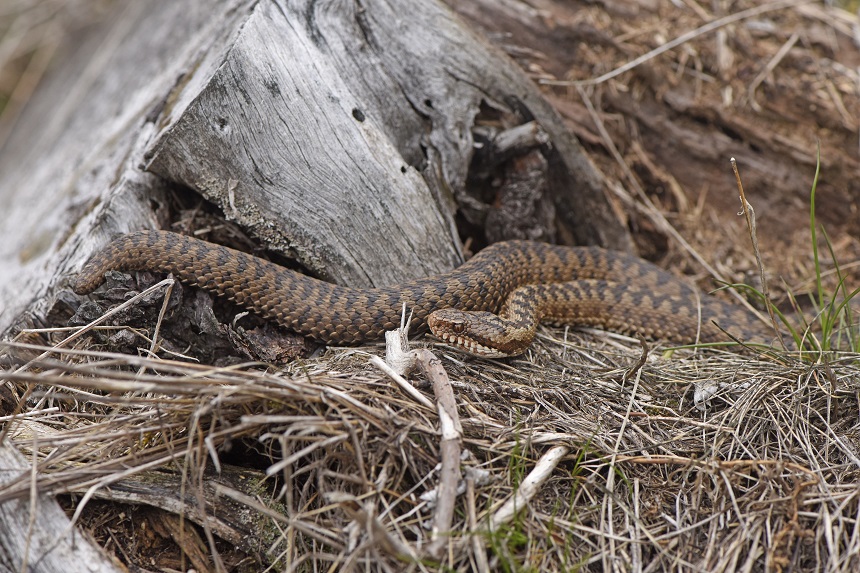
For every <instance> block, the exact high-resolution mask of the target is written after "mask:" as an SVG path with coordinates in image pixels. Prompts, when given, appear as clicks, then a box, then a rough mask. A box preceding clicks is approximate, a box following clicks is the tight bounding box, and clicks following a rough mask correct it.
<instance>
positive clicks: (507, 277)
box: [72, 231, 767, 356]
mask: <svg viewBox="0 0 860 573" xmlns="http://www.w3.org/2000/svg"><path fill="white" fill-rule="evenodd" d="M112 269H115V270H125V271H134V270H148V271H161V272H169V273H173V274H174V275H176V276H177V277H178V278H179V279H180V280H181V281H183V282H185V283H188V284H191V285H197V286H199V287H201V288H204V289H206V290H209V291H213V292H215V293H217V294H219V295H222V296H225V297H228V298H229V299H230V300H233V301H235V302H236V303H237V304H239V305H241V306H243V307H245V308H247V309H249V310H251V311H253V312H255V313H257V314H259V315H260V316H262V317H264V318H266V319H269V320H273V321H275V322H277V323H279V324H281V325H283V326H285V327H287V328H288V329H290V330H292V331H294V332H297V333H299V334H302V335H305V336H309V337H311V338H314V339H316V340H318V341H320V342H324V343H327V344H334V345H345V346H349V345H356V344H360V343H363V342H366V341H370V340H376V339H380V338H382V337H383V335H384V332H385V331H387V330H391V329H394V328H396V327H398V326H399V324H400V314H401V309H402V306H403V304H404V303H405V304H406V306H407V308H408V309H409V310H410V311H411V312H412V313H413V322H412V325H411V326H412V327H413V329H414V330H423V329H426V328H427V327H428V326H429V328H430V329H431V330H432V331H433V333H434V334H435V335H436V336H438V337H439V338H442V339H443V340H446V341H448V342H451V343H453V344H455V345H457V346H459V347H461V348H463V349H465V350H466V351H468V352H471V353H473V354H479V355H485V356H510V355H516V354H520V353H522V352H523V351H524V350H525V349H526V348H527V347H528V346H529V344H531V342H532V340H533V339H534V336H535V331H536V327H537V324H538V323H539V322H541V321H544V322H552V323H566V324H576V325H589V326H601V327H604V328H606V329H608V330H613V331H618V332H622V333H637V334H641V335H644V336H646V337H649V338H655V339H666V340H669V341H673V342H677V343H693V342H696V341H700V342H713V341H726V340H728V337H727V336H726V334H725V333H724V332H723V330H725V331H727V332H729V333H730V334H731V335H732V336H735V337H738V338H740V339H743V340H747V341H764V340H766V339H767V334H766V332H765V331H764V329H763V327H762V326H761V325H760V324H759V323H758V322H756V321H755V319H754V318H753V317H752V316H751V315H749V314H748V313H747V312H746V311H745V310H743V309H742V308H740V307H737V306H734V305H732V304H729V303H726V302H723V301H721V300H718V299H715V298H713V297H709V296H705V295H703V294H702V293H701V292H700V291H698V290H697V289H694V288H692V287H690V286H689V285H687V284H686V283H685V282H684V281H682V280H680V279H678V278H676V277H675V276H673V275H671V274H669V273H667V272H666V271H664V270H662V269H660V268H659V267H657V266H655V265H652V264H651V263H648V262H646V261H643V260H641V259H639V258H636V257H633V256H630V255H627V254H624V253H619V252H615V251H609V250H605V249H601V248H597V247H562V246H555V245H549V244H545V243H538V242H532V241H507V242H502V243H496V244H493V245H491V246H489V247H487V248H486V249H484V250H482V251H481V252H479V253H478V254H477V255H475V256H474V257H473V258H472V259H470V260H469V261H468V262H467V263H465V264H463V265H461V266H460V267H458V268H457V269H454V270H452V271H450V272H447V273H444V274H439V275H434V276H430V277H427V278H422V279H417V280H413V281H409V282H405V283H402V284H399V285H393V286H389V287H384V288H374V289H354V288H348V287H343V286H338V285H334V284H330V283H327V282H324V281H320V280H317V279H314V278H312V277H309V276H306V275H303V274H300V273H297V272H295V271H292V270H289V269H286V268H284V267H281V266H279V265H276V264H274V263H271V262H269V261H266V260H263V259H260V258H258V257H254V256H252V255H249V254H246V253H243V252H240V251H236V250H233V249H230V248H227V247H223V246H220V245H214V244H211V243H207V242H205V241H201V240H199V239H194V238H191V237H187V236H184V235H178V234H176V233H171V232H167V231H140V232H136V233H130V234H127V235H123V236H120V237H118V238H116V239H115V240H113V241H112V242H111V243H109V244H108V245H107V246H106V247H105V248H104V249H103V250H101V251H99V252H98V253H96V254H95V255H94V256H93V257H92V259H90V261H89V262H88V263H87V264H86V265H85V266H84V268H83V270H82V271H81V272H80V273H79V275H78V276H77V278H76V279H75V281H74V282H73V285H72V288H73V290H74V291H75V292H76V293H78V294H86V293H89V292H92V291H93V290H95V289H96V288H97V287H98V286H99V284H101V283H102V282H103V280H104V279H103V276H104V273H105V272H106V271H108V270H112Z"/></svg>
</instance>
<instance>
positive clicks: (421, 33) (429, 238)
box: [0, 0, 630, 333]
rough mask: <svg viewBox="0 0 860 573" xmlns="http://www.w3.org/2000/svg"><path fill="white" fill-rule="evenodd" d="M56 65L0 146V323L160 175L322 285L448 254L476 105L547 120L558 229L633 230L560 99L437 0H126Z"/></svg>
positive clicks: (144, 221)
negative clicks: (555, 102) (612, 203)
mask: <svg viewBox="0 0 860 573" xmlns="http://www.w3.org/2000/svg"><path fill="white" fill-rule="evenodd" d="M403 15H408V18H404V17H403ZM58 68H61V71H60V72H58V74H57V76H56V77H55V78H54V79H53V80H52V81H51V82H49V83H48V84H47V85H46V86H45V91H44V93H43V94H42V95H41V96H40V97H39V98H37V99H36V101H34V103H33V105H32V106H31V109H30V110H29V111H28V112H27V113H25V116H24V117H22V119H21V121H20V123H19V126H18V127H19V128H18V130H17V132H16V133H15V134H13V136H12V139H11V143H10V146H9V148H8V149H7V153H5V154H4V157H3V158H2V159H0V198H2V200H3V202H4V203H5V204H7V209H5V210H4V211H3V213H2V214H0V239H2V240H0V245H2V246H0V265H2V267H3V268H4V270H6V271H8V272H5V273H3V275H2V276H0V305H2V312H0V333H2V332H8V330H9V329H10V327H12V326H13V325H15V324H28V323H29V322H31V321H32V318H33V317H35V318H36V320H39V319H40V318H41V317H43V316H44V315H45V313H46V312H47V311H48V310H49V309H50V308H51V307H52V303H53V300H54V298H55V295H56V294H57V292H58V290H59V289H61V288H62V286H63V285H64V280H65V277H66V275H68V274H69V273H71V272H74V271H75V270H76V269H77V268H79V267H80V265H81V264H82V263H83V262H84V260H85V259H86V258H87V257H88V256H89V254H90V253H91V252H93V251H94V250H95V249H97V248H98V247H99V246H101V245H102V244H104V242H105V241H106V240H107V239H108V238H110V237H111V236H112V235H115V234H117V233H121V232H125V231H128V230H132V229H137V228H143V227H153V226H165V225H166V224H167V221H166V220H165V218H164V209H162V207H163V206H164V205H165V203H166V201H165V197H166V195H165V190H167V189H169V186H170V184H171V183H170V182H175V183H180V184H182V185H185V186H188V187H191V188H192V189H194V190H197V191H199V192H200V193H201V194H203V195H204V196H205V197H206V198H208V199H209V200H210V201H212V202H214V203H216V204H217V205H218V206H219V207H220V208H221V209H222V210H223V211H224V214H225V215H226V216H227V217H228V218H230V219H233V220H235V221H237V222H239V223H240V224H241V225H242V226H243V227H245V228H246V229H248V230H249V231H251V233H252V234H253V235H255V236H256V237H257V238H259V239H260V240H262V241H263V242H264V243H265V244H266V246H268V247H269V248H271V249H273V250H275V251H279V252H281V253H284V254H287V255H290V256H293V257H295V258H297V259H298V260H299V261H300V262H301V263H302V264H304V265H305V266H306V267H308V268H309V269H311V270H312V271H313V272H314V273H316V274H318V275H319V276H322V277H324V278H327V279H330V280H334V281H336V282H341V283H343V284H349V285H354V286H368V285H381V284H388V283H392V282H396V281H399V280H402V279H405V278H410V277H414V276H418V275H425V274H428V273H431V272H437V271H441V270H445V269H448V268H451V267H452V266H455V265H456V264H458V263H459V262H460V261H461V260H462V255H461V253H460V252H459V242H458V238H457V236H456V230H455V225H454V215H455V210H456V204H455V199H462V198H466V197H467V195H466V192H465V188H466V186H467V179H468V174H469V167H470V161H471V158H472V155H473V147H474V139H473V134H472V129H473V127H474V123H475V119H476V116H478V115H479V113H480V112H481V110H482V109H483V108H487V109H491V110H492V111H493V113H494V114H495V115H498V116H503V117H504V118H505V121H506V122H507V124H513V125H515V124H517V123H524V122H526V121H531V120H534V121H535V122H536V123H537V125H539V127H540V129H541V130H543V132H545V134H546V135H547V141H546V143H545V144H543V145H542V146H541V147H540V153H542V154H543V155H544V157H545V159H546V161H547V165H548V170H549V171H548V178H547V180H548V189H549V191H548V193H549V201H550V202H551V204H552V205H553V206H554V208H555V220H554V221H553V223H554V224H555V225H556V226H557V229H556V231H557V235H558V236H560V237H561V238H563V239H565V240H567V241H573V240H576V241H577V242H580V243H598V244H603V245H606V246H613V247H619V248H629V245H630V242H629V237H628V236H627V234H626V231H625V230H624V229H623V228H622V227H621V225H619V224H618V222H617V221H616V220H615V218H614V216H613V214H612V212H611V210H610V208H609V206H608V203H607V201H606V200H605V197H604V195H603V191H602V186H601V183H600V178H599V177H598V174H597V173H596V171H595V170H594V168H593V167H592V166H591V164H590V162H589V161H588V159H587V158H586V157H585V156H584V155H583V154H582V153H581V150H580V148H579V146H578V144H577V142H576V140H575V139H574V138H573V137H572V136H571V135H570V134H569V133H568V132H567V131H566V130H565V129H564V127H563V126H562V122H561V121H560V119H559V118H558V116H557V114H555V112H554V111H553V110H552V109H551V108H550V106H549V105H548V104H547V103H546V102H545V101H544V100H543V99H542V97H541V96H540V93H539V92H538V91H537V90H536V88H535V87H534V86H533V85H532V84H531V82H530V81H529V80H528V78H526V77H525V75H524V74H523V73H522V72H521V71H520V70H519V69H518V68H516V66H514V65H513V64H512V63H511V62H510V61H509V60H508V59H506V58H505V57H504V56H502V55H500V54H499V53H498V52H497V51H496V50H495V49H493V48H492V47H490V46H489V45H488V44H487V43H486V42H485V41H484V40H483V39H482V38H480V37H479V36H477V35H476V34H474V33H473V32H471V31H470V30H468V29H467V28H466V27H465V26H463V25H462V24H461V22H460V21H459V20H458V18H457V17H456V16H454V15H453V14H452V13H451V12H450V10H449V9H448V8H446V7H444V6H442V5H441V4H438V3H436V2H426V1H419V0H397V1H395V2H380V1H376V0H374V1H369V2H364V3H362V5H361V7H359V6H358V5H357V4H355V3H351V2H345V1H332V2H305V1H295V2H284V3H278V2H260V3H256V2H250V1H247V0H231V1H230V2H213V1H211V0H208V1H207V0H197V1H196V2H185V3H181V4H180V3H174V2H170V1H166V0H162V1H159V2H151V3H146V5H145V8H144V7H143V5H140V4H139V3H138V4H134V3H129V4H128V5H127V7H126V9H125V11H124V12H122V13H120V14H119V15H118V17H117V18H116V19H114V20H112V21H111V22H110V24H109V25H107V26H105V28H104V29H103V30H100V31H98V32H97V33H94V34H93V40H92V41H91V42H88V43H86V44H85V45H84V46H83V47H82V48H81V49H80V50H79V51H78V52H77V53H76V54H74V55H72V56H70V57H69V61H68V62H64V63H62V64H61V65H59V66H58ZM58 101H62V102H63V103H62V105H60V104H58ZM45 117H51V118H52V121H51V123H50V125H47V126H45V125H44V118H45Z"/></svg>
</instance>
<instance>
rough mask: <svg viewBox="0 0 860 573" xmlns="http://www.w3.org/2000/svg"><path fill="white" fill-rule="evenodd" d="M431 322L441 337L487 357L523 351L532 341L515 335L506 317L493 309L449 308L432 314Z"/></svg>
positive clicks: (431, 328) (429, 323)
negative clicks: (493, 311) (505, 320)
mask: <svg viewBox="0 0 860 573" xmlns="http://www.w3.org/2000/svg"><path fill="white" fill-rule="evenodd" d="M427 326H429V327H430V331H431V332H432V333H433V334H434V335H435V336H436V337H437V338H440V339H441V340H444V341H445V342H447V343H449V344H451V345H453V346H455V347H456V348H459V349H460V350H463V351H465V352H468V353H469V354H473V355H475V356H481V357H484V358H502V357H506V356H516V355H517V354H522V353H523V352H524V351H525V349H526V347H527V346H528V344H529V343H530V342H531V340H529V341H528V342H527V343H525V344H522V343H521V341H519V340H515V339H512V337H511V334H510V329H509V327H508V325H506V324H505V323H504V319H502V318H501V317H499V316H498V315H495V314H493V313H492V312H485V311H463V310H458V309H456V308H445V309H442V310H437V311H435V312H433V313H432V314H431V315H430V316H428V317H427Z"/></svg>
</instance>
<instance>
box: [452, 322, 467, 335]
mask: <svg viewBox="0 0 860 573" xmlns="http://www.w3.org/2000/svg"><path fill="white" fill-rule="evenodd" d="M451 330H453V331H454V334H463V333H464V332H466V324H465V323H463V322H454V323H452V324H451Z"/></svg>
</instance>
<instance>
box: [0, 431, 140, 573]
mask: <svg viewBox="0 0 860 573" xmlns="http://www.w3.org/2000/svg"><path fill="white" fill-rule="evenodd" d="M0 467H2V468H3V471H2V472H0V488H2V487H3V486H4V485H5V484H6V483H7V482H9V481H11V480H13V479H15V478H18V477H19V476H20V475H21V474H27V473H29V472H30V471H32V468H31V467H30V464H29V463H28V462H27V461H26V460H25V459H24V457H23V456H22V455H21V454H20V453H19V452H18V451H17V450H15V449H14V448H12V447H9V446H8V445H3V446H0ZM123 570H124V569H123V568H121V567H119V566H118V565H117V564H116V563H114V562H113V561H112V560H111V559H110V558H109V557H108V556H107V555H106V554H105V553H104V551H102V549H101V548H100V547H99V546H98V545H96V544H94V543H92V542H90V540H89V538H88V537H87V536H86V535H84V534H82V533H81V532H80V531H78V530H77V529H75V528H74V527H73V526H72V524H71V523H70V522H69V518H68V517H66V514H65V513H64V512H63V510H62V508H60V506H59V505H58V504H57V502H56V501H55V500H54V499H53V498H52V497H50V496H49V495H47V494H37V495H36V496H35V498H34V499H13V500H10V501H6V502H4V503H0V572H9V573H12V572H17V571H44V572H45V573H54V572H56V573H75V572H76V571H85V572H87V573H96V572H98V573H101V572H104V573H107V572H115V571H123Z"/></svg>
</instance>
